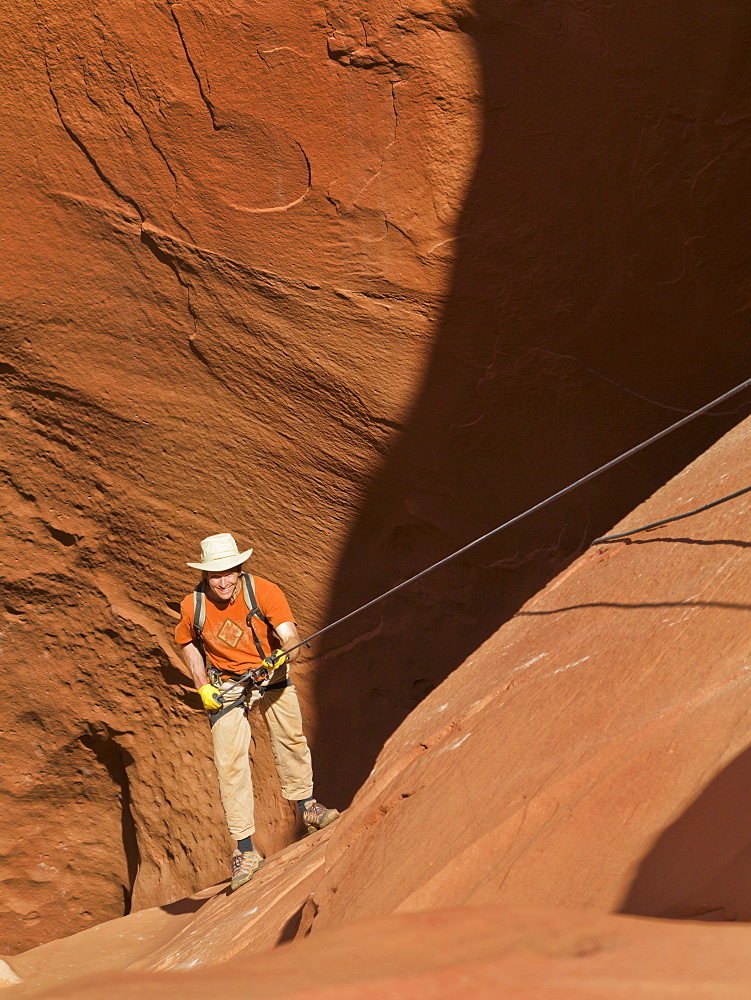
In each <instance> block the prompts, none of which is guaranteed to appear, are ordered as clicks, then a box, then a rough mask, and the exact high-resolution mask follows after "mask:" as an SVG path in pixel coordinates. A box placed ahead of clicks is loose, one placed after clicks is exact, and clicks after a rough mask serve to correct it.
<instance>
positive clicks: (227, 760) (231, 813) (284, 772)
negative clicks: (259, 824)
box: [211, 684, 313, 840]
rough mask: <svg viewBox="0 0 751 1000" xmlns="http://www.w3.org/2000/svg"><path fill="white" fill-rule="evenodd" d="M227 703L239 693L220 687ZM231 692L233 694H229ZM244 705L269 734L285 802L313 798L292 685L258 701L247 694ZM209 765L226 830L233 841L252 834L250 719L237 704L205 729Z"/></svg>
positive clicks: (305, 743)
mask: <svg viewBox="0 0 751 1000" xmlns="http://www.w3.org/2000/svg"><path fill="white" fill-rule="evenodd" d="M221 690H222V694H223V695H224V697H225V700H226V702H227V703H229V702H230V701H233V700H234V699H235V698H236V697H237V696H238V694H239V693H240V692H239V691H238V690H237V689H236V688H234V687H233V686H232V685H231V684H222V685H221ZM233 692H234V693H233ZM248 703H249V706H250V707H253V706H254V705H256V704H257V705H258V707H259V708H260V712H261V715H262V716H263V718H264V720H265V722H266V725H267V727H268V730H269V735H270V736H271V749H272V751H273V753H274V762H275V763H276V771H277V774H278V775H279V781H280V782H281V785H282V794H283V795H284V797H285V799H289V800H291V801H293V802H298V801H300V800H301V799H307V798H310V796H311V795H312V794H313V768H312V765H311V760H310V749H309V748H308V741H307V740H306V739H305V736H304V734H303V731H302V717H301V715H300V703H299V702H298V700H297V691H296V690H295V687H294V685H290V686H289V687H286V688H281V689H280V690H279V691H267V692H266V694H265V695H264V696H263V697H262V698H261V697H260V695H259V692H258V691H257V690H253V691H252V692H251V695H250V698H249V702H248ZM211 737H212V739H213V741H214V764H215V765H216V770H217V774H218V775H219V794H220V796H221V799H222V805H223V806H224V814H225V816H226V817H227V826H228V827H229V832H230V833H231V834H232V836H233V838H234V839H235V840H241V839H242V838H243V837H250V836H251V835H252V834H253V833H254V832H255V828H256V826H255V815H254V808H253V778H252V776H251V773H250V758H249V757H248V751H249V750H250V720H249V718H248V716H246V714H245V711H244V710H243V707H242V705H238V706H237V708H233V709H232V710H231V711H230V712H227V713H226V715H223V716H222V717H221V718H220V719H219V720H218V722H216V723H215V724H214V725H213V726H212V729H211Z"/></svg>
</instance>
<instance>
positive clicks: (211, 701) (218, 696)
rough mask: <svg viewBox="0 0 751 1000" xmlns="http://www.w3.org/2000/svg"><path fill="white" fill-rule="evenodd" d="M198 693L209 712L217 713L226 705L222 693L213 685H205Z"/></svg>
mask: <svg viewBox="0 0 751 1000" xmlns="http://www.w3.org/2000/svg"><path fill="white" fill-rule="evenodd" d="M198 693H199V694H200V696H201V701H202V702H203V707H204V708H205V709H207V710H208V711H209V712H216V710H217V709H218V708H221V707H222V705H223V704H224V700H223V698H222V693H221V691H220V690H219V688H218V687H214V685H213V684H204V685H203V687H199V689H198Z"/></svg>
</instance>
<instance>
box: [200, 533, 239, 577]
mask: <svg viewBox="0 0 751 1000" xmlns="http://www.w3.org/2000/svg"><path fill="white" fill-rule="evenodd" d="M252 551H253V549H247V550H246V551H245V552H241V551H240V550H239V549H238V547H237V542H236V541H235V539H234V538H233V537H232V535H230V534H229V533H227V532H225V533H224V534H222V535H209V537H208V538H204V539H203V540H202V541H201V561H200V562H197V563H191V562H189V563H188V566H190V568H191V569H200V570H202V571H203V572H207V573H221V571H222V570H223V569H232V567H233V566H239V565H240V564H241V563H244V562H245V560H246V559H247V558H248V556H249V555H250V554H251V552H252Z"/></svg>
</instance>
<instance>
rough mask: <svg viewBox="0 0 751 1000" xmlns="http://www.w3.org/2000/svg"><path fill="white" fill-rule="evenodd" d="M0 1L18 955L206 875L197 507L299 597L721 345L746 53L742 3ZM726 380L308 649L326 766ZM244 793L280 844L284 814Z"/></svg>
mask: <svg viewBox="0 0 751 1000" xmlns="http://www.w3.org/2000/svg"><path fill="white" fill-rule="evenodd" d="M0 19H1V20H2V26H3V34H4V37H5V39H6V45H5V60H4V61H5V69H4V78H5V84H6V86H5V88H4V91H3V93H2V95H0V101H1V102H2V110H3V114H2V117H1V120H0V129H2V147H1V148H2V152H1V153H0V169H1V170H2V177H3V185H4V188H5V191H6V199H5V206H4V211H3V213H2V216H1V217H0V237H1V238H2V246H3V258H4V266H5V279H6V280H5V282H4V283H3V287H2V290H0V296H1V297H0V316H1V319H2V343H1V347H2V355H1V357H0V374H2V382H3V397H2V404H1V409H0V416H1V417H2V421H3V438H2V449H3V469H4V472H3V485H2V490H3V498H2V511H3V513H2V522H3V525H4V527H5V531H6V545H5V546H4V547H3V549H4V551H3V565H2V583H3V588H2V590H3V597H2V601H3V624H2V631H3V637H2V653H3V663H4V669H3V671H2V675H1V676H2V680H1V681H0V683H1V684H2V698H0V702H1V703H2V746H1V748H0V750H1V755H2V767H0V774H2V779H1V781H0V793H1V794H2V804H1V806H0V817H2V818H1V819H0V823H1V824H2V830H3V836H2V838H1V839H0V844H1V846H0V880H1V881H2V886H3V897H4V899H5V900H6V907H7V910H6V912H5V914H3V915H2V916H1V917H0V939H1V940H2V945H0V950H2V951H3V952H6V953H9V952H11V951H14V950H17V949H19V948H22V947H28V946H30V945H31V944H33V943H35V942H38V941H42V940H48V939H50V938H53V937H57V936H59V935H61V934H64V933H70V932H71V931H74V930H76V929H79V928H81V927H85V926H87V925H89V924H92V923H95V922H97V921H99V920H102V919H105V918H106V917H110V916H115V915H118V914H120V913H123V912H125V911H127V910H128V909H129V908H131V907H132V908H139V907H142V906H146V905H150V904H153V903H158V902H164V901H166V900H168V899H171V898H175V897H177V896H179V895H184V894H185V893H187V892H188V891H190V890H192V889H194V888H196V887H198V886H199V885H204V884H206V883H207V882H210V881H212V880H216V879H218V878H219V877H221V874H222V872H223V870H224V864H225V856H226V852H227V846H228V845H227V840H226V834H225V833H224V830H223V823H222V818H221V811H220V808H219V805H218V801H217V796H216V790H215V787H214V776H213V772H212V764H211V761H210V757H209V754H208V735H207V732H206V725H205V720H204V719H203V717H202V713H201V712H200V710H199V705H198V702H197V700H196V698H195V696H194V695H193V694H192V693H191V691H190V685H189V684H188V683H187V680H186V678H185V676H184V673H183V672H182V670H181V667H180V664H179V662H178V661H177V659H176V657H175V654H174V650H173V648H172V646H171V642H170V633H171V628H172V626H173V624H174V617H175V608H176V602H177V601H178V600H179V598H180V597H181V596H182V595H183V594H184V593H185V592H187V590H188V589H189V588H190V587H191V586H192V584H193V576H192V575H191V573H190V571H189V570H188V569H187V568H186V566H185V562H186V560H187V559H192V558H194V557H195V555H196V552H197V542H198V539H200V538H201V537H202V536H204V535H206V534H209V533H212V532H215V531H219V530H231V531H233V532H234V533H235V534H236V536H237V538H238V541H239V542H240V543H241V544H242V545H246V544H247V545H248V546H250V545H253V546H254V548H255V553H254V557H253V561H252V569H253V571H254V572H257V573H260V574H261V575H264V576H268V577H270V578H271V579H274V580H276V581H278V582H280V583H282V584H283V586H284V587H285V590H286V591H287V593H288V595H289V597H290V600H291V602H292V606H293V608H295V609H296V612H297V617H298V620H299V622H300V625H301V628H302V629H303V631H306V632H307V631H312V629H313V628H315V627H317V626H319V625H321V624H323V623H324V622H326V621H328V620H330V619H331V618H332V617H334V616H336V615H338V614H339V613H340V612H343V611H348V610H350V609H351V608H352V607H353V606H355V605H356V604H357V603H358V602H360V601H361V600H364V599H367V598H370V597H372V596H374V595H375V594H377V593H378V592H379V591H380V590H382V589H383V588H385V587H386V586H388V585H390V584H391V583H394V582H396V581H397V580H398V579H401V578H403V577H405V576H407V575H408V574H409V573H411V572H413V571H415V570H417V569H420V568H422V567H423V566H424V565H426V564H427V563H429V562H430V561H432V560H433V559H434V558H437V557H440V556H443V555H445V554H446V553H447V552H449V551H451V550H452V549H453V548H455V547H457V546H458V545H460V544H463V543H465V542H467V541H469V540H470V539H471V538H472V537H474V536H475V535H477V534H479V533H481V532H483V531H486V530H488V529H489V528H491V527H493V526H495V525H496V524H498V523H499V522H500V521H502V520H504V519H505V518H506V517H508V516H510V515H513V514H515V513H517V512H519V511H520V510H522V509H524V507H526V506H527V505H529V504H530V503H532V502H535V501H537V500H538V499H540V498H541V497H543V496H544V495H546V494H548V493H550V492H553V491H554V490H556V489H558V488H560V487H561V486H563V485H565V484H566V483H567V482H569V481H570V480H572V479H574V478H576V477H577V476H578V475H581V474H582V473H584V472H587V471H589V470H590V469H591V468H593V467H594V466H596V465H598V464H600V463H601V462H603V461H605V460H607V459H609V458H611V457H612V456H613V455H615V454H617V453H618V452H619V451H621V450H622V449H624V448H625V447H628V446H630V445H631V444H634V443H636V442H637V441H638V440H639V439H641V438H643V437H645V436H647V435H648V434H649V433H652V432H653V431H655V430H656V429H658V428H659V427H661V426H663V425H664V424H665V423H667V422H669V421H670V420H672V419H673V418H674V417H676V416H679V415H680V414H681V413H683V412H684V411H686V410H690V409H691V408H693V407H695V406H698V405H700V404H701V403H704V402H705V401H707V400H708V399H709V398H711V397H712V396H714V395H716V394H718V393H719V392H720V391H722V390H723V389H725V388H728V387H729V386H730V385H732V384H735V383H736V382H739V381H740V380H741V379H742V378H744V377H745V376H746V375H747V374H748V360H749V349H748V338H747V315H746V313H747V310H748V304H749V284H748V256H749V254H748V250H749V244H748V239H749V238H748V232H749V228H748V226H747V223H746V219H745V213H744V212H743V210H742V208H743V206H744V205H745V202H746V191H747V189H748V181H749V170H750V168H749V162H750V161H749V156H748V152H749V150H748V146H749V135H748V129H747V124H746V122H747V116H748V112H749V107H748V100H747V92H748V74H749V72H750V70H749V65H751V64H750V63H749V60H748V59H747V58H746V52H747V48H748V32H749V26H750V25H749V20H748V14H747V11H746V9H745V6H744V5H742V4H741V3H740V2H738V0H732V2H731V0H721V2H719V3H717V4H716V5H714V6H713V8H712V9H711V10H709V9H708V8H707V7H706V5H704V4H701V3H699V2H698V0H689V2H687V3H683V4H681V5H680V7H678V5H676V4H664V3H660V2H657V0H650V2H648V3H645V4H642V5H640V6H639V7H638V9H631V8H628V9H627V8H622V7H613V6H605V5H602V6H597V5H592V4H589V3H584V2H581V3H578V2H577V3H573V4H572V3H563V2H561V3H558V2H554V3H541V2H533V0H526V2H511V0H509V2H501V3H491V2H489V0H475V2H472V3H470V2H464V0H444V2H443V3H440V2H438V0H434V2H423V0H414V2H411V3H410V2H392V0H385V2H382V3H376V2H368V3H366V4H363V5H359V4H356V3H354V2H350V0H337V2H333V0H332V2H322V3H314V4H312V5H299V4H290V5H285V4H279V3H274V4H271V3H268V2H260V3H253V4H250V3H247V2H240V0H228V2H226V3H222V4H218V3H215V2H213V0H207V2H202V3H200V4H199V3H197V2H184V3H173V2H156V3H146V2H144V0H134V2H129V3H124V2H115V3H108V4H104V3H101V2H98V0H84V2H82V3H78V4H76V5H73V4H69V3H67V2H60V3H54V4H53V3H50V2H47V0H39V2H31V0H22V2H20V3H19V4H18V5H16V6H15V7H14V8H13V10H10V9H7V10H5V11H3V12H2V13H1V14H0ZM746 411H747V406H745V408H744V403H743V400H742V399H740V400H738V401H735V402H733V403H732V404H731V405H730V406H729V407H726V408H725V409H724V410H723V413H722V414H720V415H715V416H712V417H709V418H706V419H704V420H703V421H702V422H700V423H699V424H695V425H692V426H691V428H690V429H689V430H686V431H684V432H681V434H679V435H677V436H676V437H675V438H672V439H671V440H670V441H669V442H668V443H667V444H665V446H663V447H658V448H655V449H653V450H650V451H649V452H648V453H645V454H644V455H642V456H640V457H639V458H638V459H636V460H634V461H633V462H631V463H629V464H628V465H627V466H624V467H622V468H621V469H620V470H618V471H617V472H614V473H612V474H611V475H610V476H609V477H607V478H606V479H603V480H601V481H599V482H598V483H597V484H595V485H594V486H593V487H591V488H588V489H584V490H582V491H580V492H579V493H577V494H575V495H574V496H572V497H571V498H570V499H568V500H567V501H566V502H565V503H561V504H559V505H557V506H556V507H555V508H551V509H550V510H549V511H548V512H547V513H546V514H545V515H544V516H539V517H537V518H536V519H534V520H530V521H528V522H526V523H525V525H523V526H522V527H520V528H519V529H518V530H515V531H513V532H511V533H509V535H508V536H506V537H504V538H503V539H502V540H501V541H499V542H498V543H493V544H492V545H489V546H488V547H486V548H483V549H481V550H478V551H477V552H476V553H475V554H474V555H472V556H471V557H467V558H465V559H464V560H462V561H461V562H460V563H457V564H455V565H454V566H453V567H452V568H451V569H450V570H446V571H443V572H441V573H439V574H436V576H434V577H431V578H429V579H428V580H427V581H425V583H423V584H421V585H420V586H418V587H416V588H415V589H414V590H412V591H410V592H409V593H407V594H405V596H404V598H402V599H399V600H397V601H395V602H391V603H390V604H388V605H385V606H383V607H382V609H381V610H379V612H378V613H376V614H371V615H370V616H368V617H366V618H363V619H359V620H358V621H357V622H355V623H353V624H352V625H351V626H349V625H348V626H344V627H343V628H342V629H341V630H340V631H337V632H335V633H332V634H331V635H330V636H328V637H327V638H326V640H325V641H324V642H323V643H322V644H321V645H319V646H318V647H316V648H314V650H313V653H314V654H315V655H314V656H312V657H311V658H310V659H308V661H307V662H306V663H305V664H303V665H302V666H301V668H300V669H299V671H298V683H299V687H300V690H301V694H302V697H303V702H304V707H305V713H306V718H307V720H308V725H309V728H310V731H311V734H312V737H313V744H314V752H315V761H316V768H317V779H318V786H317V787H318V792H319V794H320V796H321V798H323V799H326V800H331V802H332V803H335V804H337V805H340V806H345V805H347V804H348V803H349V801H350V800H351V798H352V796H353V795H354V793H355V792H356V790H357V789H358V787H359V786H360V785H361V783H362V781H363V779H364V778H365V777H366V776H367V774H368V772H369V771H370V769H371V767H372V765H373V762H374V760H375V757H376V754H377V753H378V751H379V750H380V749H381V747H382V745H383V742H384V740H385V739H386V738H387V737H388V736H389V734H390V733H391V732H392V731H393V730H394V729H395V728H396V727H397V726H398V724H399V723H400V722H401V720H402V719H403V718H404V717H405V715H406V714H407V713H408V712H409V711H410V710H411V709H412V708H413V707H414V706H415V705H416V704H417V703H419V702H420V701H421V700H422V699H423V698H424V697H425V696H426V695H427V694H429V692H430V691H431V690H432V688H433V687H434V686H435V685H436V684H437V683H439V682H440V681H441V680H442V679H443V678H444V677H446V676H447V675H448V674H449V673H450V672H451V671H452V670H453V669H454V667H456V666H457V665H458V664H459V663H461V662H462V661H463V660H464V659H465V658H466V657H467V656H468V654H469V653H470V652H471V651H472V650H474V649H476V648H478V647H479V646H480V645H481V643H482V641H483V640H484V639H486V638H487V637H488V636H489V635H491V634H492V633H494V632H495V631H496V629H497V627H498V626H499V624H500V623H501V622H502V621H503V620H505V619H506V618H508V616H509V615H510V614H512V613H513V612H514V611H515V610H517V609H518V607H519V606H520V605H521V604H522V603H523V601H524V600H525V599H526V598H527V597H529V596H530V594H532V593H533V592H535V591H536V590H537V589H539V587H540V586H542V585H543V584H544V583H545V582H546V581H547V580H548V579H549V578H550V577H551V576H552V575H553V574H554V573H555V572H556V571H557V570H558V569H560V567H561V566H563V565H565V563H566V562H567V560H569V559H570V557H571V556H572V554H574V553H575V552H576V551H578V550H579V549H580V548H581V546H582V545H583V544H584V543H585V542H586V541H587V540H588V539H589V538H592V537H594V535H596V534H597V533H598V532H600V531H601V530H602V529H604V528H605V527H607V525H609V524H610V523H612V522H613V521H615V520H616V519H617V518H618V517H619V516H620V515H621V514H623V513H625V512H626V511H627V510H630V509H631V508H632V507H633V506H634V505H635V503H637V502H638V501H639V500H640V499H642V498H643V497H645V496H647V495H648V494H649V493H651V492H652V490H653V489H654V488H655V487H656V486H657V485H659V484H660V483H662V482H664V481H665V479H666V478H667V477H668V476H669V475H670V474H671V473H673V472H675V471H676V470H678V469H679V468H681V467H683V465H684V464H685V463H686V462H687V461H688V460H689V459H690V458H692V457H693V456H694V455H696V454H697V453H699V452H700V451H702V450H703V449H704V448H705V447H706V446H707V445H708V444H709V443H710V442H711V441H713V440H715V439H716V438H717V437H718V436H719V435H720V433H721V432H722V431H723V430H724V429H726V428H727V427H728V426H730V425H732V424H733V423H735V422H736V421H737V420H738V419H739V418H740V416H741V415H742V414H743V413H744V412H746ZM253 753H254V757H255V759H256V761H257V762H258V763H259V764H260V766H259V768H258V771H259V773H264V772H265V771H268V767H269V750H268V746H267V745H266V743H265V741H264V737H263V732H262V730H261V729H258V730H257V740H256V744H255V745H254V749H253ZM259 799H260V802H259V814H260V818H261V825H260V828H259V843H260V845H261V847H262V848H263V849H264V850H265V851H268V852H273V851H275V850H277V849H279V848H280V847H281V846H283V845H284V844H286V843H289V842H290V840H291V839H293V838H294V837H295V836H296V835H297V834H298V833H299V827H298V826H297V825H296V820H295V817H294V814H293V812H292V811H291V810H290V808H289V807H288V806H287V805H286V804H285V803H284V802H283V801H282V800H281V799H280V797H279V795H278V791H277V789H276V786H275V782H274V781H273V780H271V779H269V780H268V781H266V782H263V781H261V782H260V783H259Z"/></svg>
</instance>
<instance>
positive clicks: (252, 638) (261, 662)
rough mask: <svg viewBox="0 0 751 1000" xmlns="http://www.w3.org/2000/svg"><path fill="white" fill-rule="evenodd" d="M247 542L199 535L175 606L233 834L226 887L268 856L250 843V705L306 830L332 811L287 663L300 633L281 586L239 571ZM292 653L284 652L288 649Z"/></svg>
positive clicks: (240, 880) (330, 816) (241, 881)
mask: <svg viewBox="0 0 751 1000" xmlns="http://www.w3.org/2000/svg"><path fill="white" fill-rule="evenodd" d="M252 551H253V550H252V549H247V550H246V551H245V552H240V551H239V549H238V547H237V543H236V542H235V539H234V538H233V537H232V535H230V534H227V533H224V534H219V535H211V536H209V537H208V538H204V539H203V541H202V542H201V556H200V560H199V561H198V562H189V563H188V564H187V565H188V566H190V567H191V568H192V569H197V570H200V572H201V580H200V582H199V584H198V585H197V587H196V589H195V590H194V591H193V593H191V594H188V596H187V597H186V598H184V600H183V601H182V602H181V604H180V612H181V616H180V621H179V623H178V625H177V627H176V628H175V642H176V643H177V644H178V645H179V646H180V652H181V655H182V658H183V660H184V661H185V663H186V665H187V667H188V669H189V670H190V672H191V674H192V675H193V680H194V683H195V685H196V689H197V690H198V693H199V695H200V696H201V701H202V702H203V706H204V708H205V709H206V710H207V711H208V713H209V721H210V723H211V737H212V740H213V743H214V763H215V765H216V770H217V774H218V776H219V792H220V796H221V800H222V806H223V807H224V813H225V816H226V819H227V826H228V827H229V831H230V834H231V835H232V837H233V838H234V839H235V840H236V841H237V849H236V850H235V852H234V854H233V855H232V860H231V865H230V867H231V872H232V883H231V889H232V890H233V891H234V890H235V889H238V888H239V887H240V886H241V885H244V884H245V883H246V882H247V881H249V880H250V879H251V878H252V877H253V875H254V874H255V872H257V871H258V869H259V868H260V867H261V866H262V865H263V864H264V861H265V859H264V858H263V857H262V856H261V854H259V852H258V851H257V850H256V849H255V847H254V846H253V834H254V832H255V820H254V806H253V779H252V776H251V770H250V758H249V755H248V754H249V750H250V723H249V720H248V710H249V709H250V708H252V707H254V706H256V705H257V706H258V708H259V710H260V713H261V715H262V716H263V718H264V720H265V722H266V725H267V727H268V730H269V735H270V737H271V748H272V751H273V754H274V762H275V764H276V770H277V774H278V775H279V780H280V782H281V786H282V794H283V795H284V797H285V799H288V800H289V801H291V802H296V803H297V808H298V809H299V811H300V815H301V816H302V819H303V822H304V823H305V825H306V827H307V829H308V832H309V833H313V832H314V831H315V830H322V829H323V828H324V827H325V826H328V824H329V823H331V822H333V821H334V820H335V819H337V818H338V816H339V813H338V812H337V810H336V809H327V808H326V807H325V806H323V805H321V804H320V803H319V802H316V800H315V799H314V798H313V770H312V765H311V758H310V749H309V747H308V742H307V740H306V739H305V735H304V733H303V729H302V718H301V715H300V705H299V702H298V699H297V693H296V691H295V687H294V685H293V684H292V682H291V680H290V679H289V676H288V666H289V664H290V663H291V662H293V661H294V660H296V659H297V657H298V655H299V652H300V649H299V647H298V648H294V649H293V647H296V646H298V643H300V636H299V634H298V631H297V626H296V625H295V622H294V617H293V615H292V612H291V611H290V607H289V604H288V603H287V599H286V597H285V596H284V594H283V593H282V591H281V589H280V588H279V587H278V586H277V585H276V584H275V583H271V582H270V581H268V580H264V579H262V578H261V577H259V576H251V575H250V574H248V573H244V572H243V563H244V562H245V561H246V559H248V557H249V556H250V554H251V552H252ZM288 649H289V650H290V652H289V653H287V650H288Z"/></svg>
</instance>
